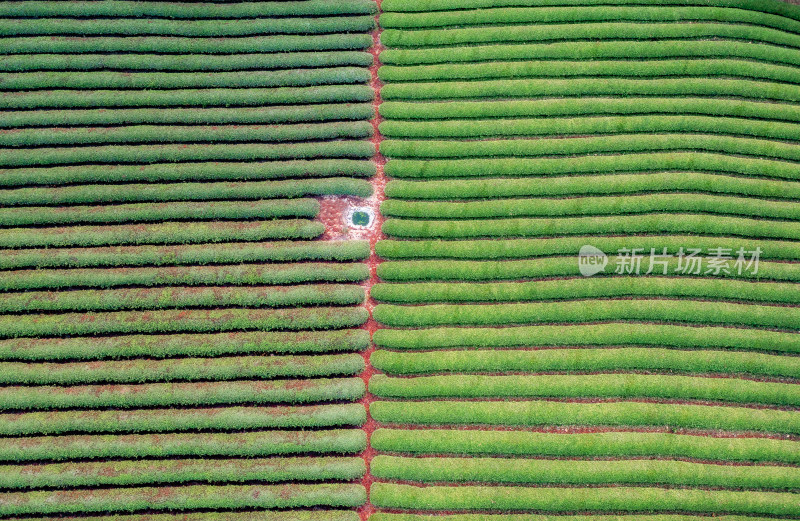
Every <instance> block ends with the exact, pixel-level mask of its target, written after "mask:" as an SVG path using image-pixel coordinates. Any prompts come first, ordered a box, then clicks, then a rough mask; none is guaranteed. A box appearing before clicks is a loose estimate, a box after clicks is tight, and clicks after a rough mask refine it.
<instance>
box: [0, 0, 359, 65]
mask: <svg viewBox="0 0 800 521" xmlns="http://www.w3.org/2000/svg"><path fill="white" fill-rule="evenodd" d="M162 5H163V4H162ZM240 5H244V3H242V4H240ZM276 5H277V4H276ZM293 5H297V4H293ZM187 7H189V5H188V4H185V3H184V4H182V5H181V10H183V9H184V8H187ZM209 8H211V6H210V7H209ZM370 45H372V36H371V35H369V34H360V33H338V34H336V33H334V34H304V35H270V36H240V37H237V38H191V37H188V38H186V37H180V36H87V37H85V38H73V37H70V36H21V37H14V36H9V37H6V38H3V49H2V52H3V54H4V55H9V54H31V53H51V54H59V53H63V54H80V53H87V52H136V53H147V52H149V53H174V54H208V55H213V54H229V55H232V56H233V55H236V54H238V53H259V52H265V53H266V52H292V51H331V50H338V49H347V50H350V49H366V48H367V47H369V46H370Z"/></svg>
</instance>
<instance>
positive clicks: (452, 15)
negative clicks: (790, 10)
mask: <svg viewBox="0 0 800 521" xmlns="http://www.w3.org/2000/svg"><path fill="white" fill-rule="evenodd" d="M495 5H496V8H492V6H491V5H483V6H468V5H465V6H463V7H462V10H459V11H450V10H447V9H442V8H441V7H440V6H438V5H436V6H435V7H436V9H435V10H434V9H430V8H428V9H426V11H428V12H423V13H405V12H400V13H397V12H392V11H394V10H395V8H394V6H393V5H392V3H390V4H389V6H388V7H387V8H386V10H387V11H389V12H387V13H384V14H382V15H381V25H382V26H383V27H386V28H403V29H417V28H423V27H443V26H457V27H463V26H469V25H489V26H491V25H494V24H497V25H521V24H528V23H537V24H541V25H545V26H546V25H547V24H555V23H563V22H575V23H577V22H608V21H616V20H624V21H640V22H675V21H683V22H686V21H691V22H696V21H704V20H708V21H715V22H723V23H729V24H742V25H747V26H760V27H773V28H777V29H781V30H784V31H786V32H791V33H798V32H800V20H797V19H793V18H790V17H781V16H775V15H772V14H769V13H765V12H760V11H762V9H756V10H747V9H730V8H729V7H731V4H728V5H726V6H723V7H713V6H702V5H696V4H695V5H691V4H690V5H674V4H673V5H671V6H669V7H667V6H664V5H655V6H648V5H635V4H634V5H613V4H611V5H609V4H606V5H602V6H596V5H594V6H593V5H591V4H589V5H579V6H571V5H570V3H569V2H561V3H560V5H557V6H554V7H551V6H550V5H552V4H550V5H548V4H534V5H535V7H533V6H530V7H529V6H523V5H515V7H516V9H508V8H505V9H503V7H506V6H508V5H509V4H508V3H507V2H500V3H499V4H495ZM734 5H736V4H734ZM470 7H472V9H470ZM476 7H484V9H476ZM736 7H738V5H736ZM397 10H398V11H405V10H406V9H404V8H399V9H397ZM678 27H680V26H678ZM389 45H395V44H389Z"/></svg>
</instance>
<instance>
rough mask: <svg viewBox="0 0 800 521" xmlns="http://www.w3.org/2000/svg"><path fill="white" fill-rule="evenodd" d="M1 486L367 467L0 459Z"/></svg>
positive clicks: (297, 474)
mask: <svg viewBox="0 0 800 521" xmlns="http://www.w3.org/2000/svg"><path fill="white" fill-rule="evenodd" d="M0 470H2V471H3V472H2V477H0V485H2V487H3V488H4V489H32V488H44V487H58V488H68V487H92V486H108V485H114V486H131V485H151V484H156V483H187V482H205V483H215V484H222V483H239V482H246V481H264V482H267V483H270V482H273V483H274V482H279V481H290V482H298V481H300V482H303V481H323V480H328V481H333V480H343V481H352V480H356V479H359V478H361V476H363V474H364V471H365V465H364V460H363V459H361V458H352V457H350V458H342V457H313V458H269V459H236V460H197V459H185V460H181V459H168V460H155V461H152V460H133V461H130V460H129V461H112V462H105V461H103V462H97V463H95V462H91V463H87V462H81V463H56V464H44V465H41V464H37V465H0Z"/></svg>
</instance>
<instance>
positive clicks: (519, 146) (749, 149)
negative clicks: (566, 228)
mask: <svg viewBox="0 0 800 521" xmlns="http://www.w3.org/2000/svg"><path fill="white" fill-rule="evenodd" d="M796 149H797V145H793V144H789V143H784V142H780V141H770V140H766V139H757V138H748V137H734V136H717V135H709V134H673V133H665V134H644V135H638V134H622V135H613V136H591V137H579V138H574V139H562V138H555V137H548V138H540V139H502V140H493V141H469V142H467V143H465V142H463V141H456V140H453V141H450V140H448V141H444V140H441V141H437V140H386V141H383V142H382V143H381V152H382V153H384V154H386V155H387V156H389V157H410V158H426V157H429V158H437V159H445V158H449V157H452V158H458V157H515V158H521V157H526V156H531V157H536V156H554V155H555V156H562V155H563V156H568V155H577V154H604V153H623V152H650V151H666V150H684V151H691V150H697V151H700V152H703V151H706V152H719V153H724V154H741V155H750V156H758V157H772V158H778V159H784V160H790V161H796V160H800V152H798V151H797V150H796Z"/></svg>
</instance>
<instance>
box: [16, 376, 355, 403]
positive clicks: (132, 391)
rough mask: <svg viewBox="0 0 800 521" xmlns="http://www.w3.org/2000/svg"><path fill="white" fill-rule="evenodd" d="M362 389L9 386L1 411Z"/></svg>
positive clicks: (338, 381) (341, 394) (256, 384)
mask: <svg viewBox="0 0 800 521" xmlns="http://www.w3.org/2000/svg"><path fill="white" fill-rule="evenodd" d="M363 394H364V382H363V381H362V380H361V379H360V378H313V379H310V380H291V379H287V380H268V381H261V380H241V381H228V382H188V383H186V382H177V383H155V384H141V385H122V384H118V385H79V386H72V387H60V386H59V387H53V386H36V387H31V386H27V385H26V386H8V387H3V388H2V389H0V410H32V409H33V410H36V409H40V410H62V409H77V408H80V409H97V408H107V407H108V408H110V407H113V408H119V409H134V408H142V407H187V406H212V405H224V404H249V403H252V404H262V403H265V404H270V403H312V402H328V401H338V400H342V401H345V400H347V401H352V400H357V399H359V398H361V396H363Z"/></svg>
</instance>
